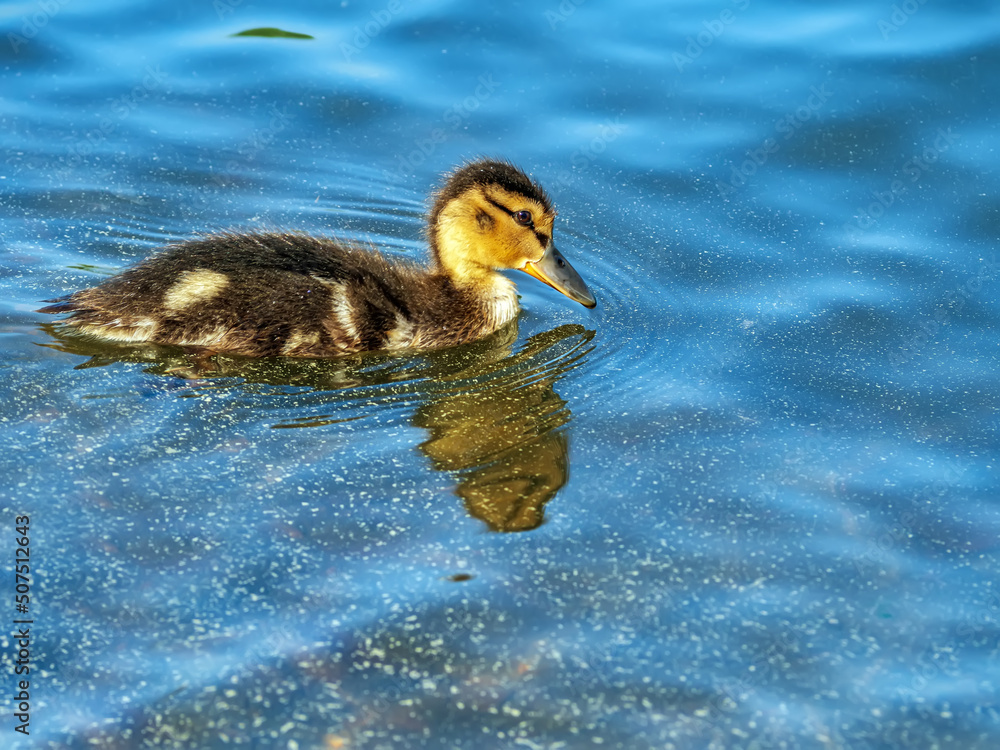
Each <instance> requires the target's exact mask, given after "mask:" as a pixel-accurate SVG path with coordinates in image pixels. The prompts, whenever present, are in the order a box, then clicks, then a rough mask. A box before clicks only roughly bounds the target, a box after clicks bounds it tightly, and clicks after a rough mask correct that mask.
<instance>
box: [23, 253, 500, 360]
mask: <svg viewBox="0 0 1000 750" xmlns="http://www.w3.org/2000/svg"><path fill="white" fill-rule="evenodd" d="M42 312H51V313H60V312H70V313H72V315H71V317H70V318H69V319H68V320H67V321H66V322H67V324H68V325H71V326H74V327H75V328H77V329H79V330H80V331H81V332H84V333H89V334H93V335H96V336H99V337H101V338H105V339H112V340H115V341H120V342H126V343H139V342H153V343H160V344H176V345H182V346H198V347H205V348H208V349H212V350H219V351H230V352H234V353H237V354H244V355H248V356H270V355H286V356H299V357H328V356H335V355H337V354H344V353H349V352H357V351H366V350H374V349H404V348H413V347H433V346H443V345H448V344H452V343H459V342H460V341H462V340H468V339H469V338H474V337H476V336H478V335H482V334H483V333H488V332H489V331H488V330H484V327H486V326H487V324H488V323H489V321H486V320H483V319H482V313H481V311H480V310H479V309H478V307H477V305H476V301H475V300H474V299H471V298H469V297H468V295H466V294H464V293H463V292H462V291H461V290H458V289H455V288H454V287H453V285H452V284H451V282H450V280H449V279H448V278H447V277H445V276H443V275H440V274H434V273H429V272H427V271H426V270H424V269H422V268H420V267H419V266H415V265H412V264H409V263H405V262H400V261H395V260H393V261H390V260H389V259H387V258H386V257H385V256H383V255H382V254H380V253H378V252H375V251H373V250H369V249H363V248H360V247H356V246H350V245H345V244H341V243H339V242H335V241H333V240H329V239H323V238H317V237H310V236H307V235H304V234H223V235H215V236H211V237H206V238H204V239H199V240H194V241H191V242H186V243H183V244H180V245H176V246H174V247H171V248H169V249H167V250H166V251H164V252H162V253H160V254H159V255H156V256H154V257H153V258H151V259H149V260H147V261H145V262H143V263H141V264H139V265H138V266H136V267H134V268H132V269H130V270H128V271H125V272H124V273H122V274H120V275H118V276H115V277H113V278H111V279H109V280H108V281H106V282H104V283H103V284H101V285H99V286H96V287H93V288H91V289H84V290H82V291H80V292H76V293H75V294H72V295H70V296H69V297H67V298H65V299H63V300H60V301H57V303H56V304H53V305H50V306H49V307H46V308H43V310H42ZM494 327H495V326H494Z"/></svg>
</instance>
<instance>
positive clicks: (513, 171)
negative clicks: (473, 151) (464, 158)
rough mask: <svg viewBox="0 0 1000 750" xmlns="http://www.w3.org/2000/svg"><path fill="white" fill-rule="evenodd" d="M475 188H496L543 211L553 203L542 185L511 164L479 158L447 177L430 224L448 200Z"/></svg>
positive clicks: (550, 208) (550, 207)
mask: <svg viewBox="0 0 1000 750" xmlns="http://www.w3.org/2000/svg"><path fill="white" fill-rule="evenodd" d="M477 185H496V186H498V187H501V188H503V189H504V190H509V191H510V192H512V193H520V194H521V195H523V196H525V197H527V198H531V199H532V200H536V201H538V202H539V203H541V204H542V206H544V207H545V210H546V211H551V210H552V201H550V200H549V196H547V195H546V194H545V191H544V190H543V189H542V186H541V185H539V184H538V183H537V182H535V181H534V180H532V179H531V178H530V177H528V175H526V174H525V173H524V172H522V171H521V170H520V169H518V168H517V167H515V166H514V165H513V164H511V163H510V162H507V161H499V160H497V159H479V160H477V161H473V162H469V163H468V164H464V165H463V166H461V167H459V168H458V169H457V170H455V171H454V172H453V173H452V174H451V175H450V176H449V177H448V182H447V183H445V185H444V187H442V188H441V190H440V191H438V193H437V195H436V197H435V199H434V206H433V208H431V213H430V216H429V217H428V218H429V222H430V224H431V225H433V224H435V223H436V222H437V218H438V214H440V213H441V210H442V209H443V208H444V207H445V205H446V204H447V203H448V202H449V201H450V200H452V199H453V198H457V197H458V196H459V195H461V194H462V193H464V192H465V191H466V190H468V189H469V188H471V187H475V186H477Z"/></svg>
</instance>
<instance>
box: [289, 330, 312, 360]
mask: <svg viewBox="0 0 1000 750" xmlns="http://www.w3.org/2000/svg"><path fill="white" fill-rule="evenodd" d="M318 344H319V331H311V332H306V331H302V330H296V331H292V334H291V335H290V336H289V337H288V340H287V341H286V342H285V345H284V346H283V347H281V353H282V354H283V355H285V356H286V357H287V356H289V355H294V354H296V353H298V352H299V351H300V350H305V351H308V350H310V349H312V348H313V347H315V346H317V345H318Z"/></svg>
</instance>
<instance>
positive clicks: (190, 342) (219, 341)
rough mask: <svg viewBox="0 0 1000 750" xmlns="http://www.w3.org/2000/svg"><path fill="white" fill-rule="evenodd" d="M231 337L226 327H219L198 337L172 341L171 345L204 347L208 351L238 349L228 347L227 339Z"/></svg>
mask: <svg viewBox="0 0 1000 750" xmlns="http://www.w3.org/2000/svg"><path fill="white" fill-rule="evenodd" d="M230 335H231V331H230V330H229V329H228V328H226V327H225V326H218V327H216V328H214V329H212V330H208V331H203V332H202V333H200V334H198V335H197V336H190V337H184V338H180V339H179V340H175V341H171V342H170V343H172V344H176V345H178V346H204V347H206V348H208V349H213V348H223V349H228V348H234V349H235V348H236V347H233V346H226V344H227V341H226V340H227V338H229V337H230Z"/></svg>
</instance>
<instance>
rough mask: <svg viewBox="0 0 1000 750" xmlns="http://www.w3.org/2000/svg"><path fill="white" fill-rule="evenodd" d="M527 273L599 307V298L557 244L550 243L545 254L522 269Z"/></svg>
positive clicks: (554, 287) (587, 304)
mask: <svg viewBox="0 0 1000 750" xmlns="http://www.w3.org/2000/svg"><path fill="white" fill-rule="evenodd" d="M521 270H522V271H524V272H525V273H526V274H529V275H531V276H534V277H535V278H536V279H538V280H539V281H544V282H545V283H546V284H548V285H549V286H550V287H552V288H553V289H555V290H556V291H557V292H562V293H563V294H565V295H566V296H567V297H569V298H570V299H571V300H576V301H577V302H579V303H580V304H581V305H583V306H584V307H597V300H596V299H594V295H593V294H591V293H590V290H589V289H588V288H587V285H586V283H584V281H583V279H581V278H580V274H578V273H577V272H576V269H575V268H573V266H571V265H570V264H569V261H568V260H566V259H565V258H564V257H563V256H562V253H560V252H559V251H558V250H556V246H555V245H551V244H550V245H549V249H548V250H546V251H545V255H543V256H542V258H541V260H539V261H536V262H531V261H529V262H528V263H526V264H525V265H524V268H522V269H521Z"/></svg>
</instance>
